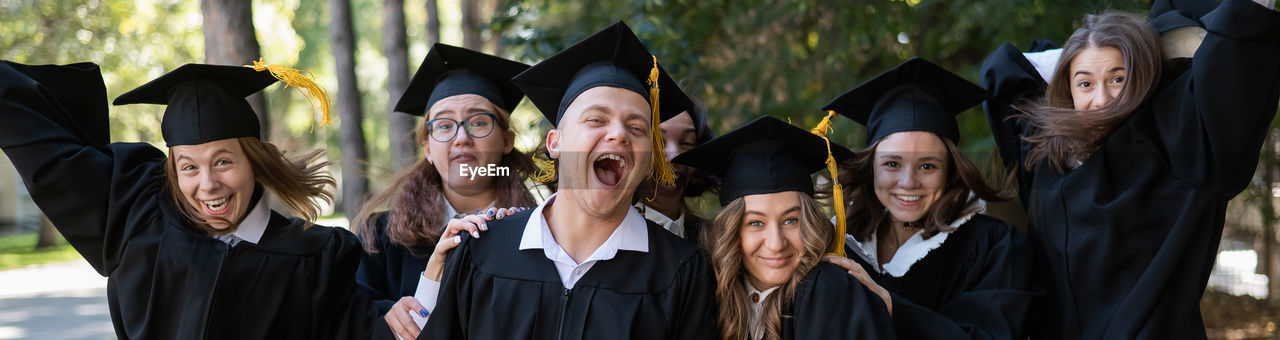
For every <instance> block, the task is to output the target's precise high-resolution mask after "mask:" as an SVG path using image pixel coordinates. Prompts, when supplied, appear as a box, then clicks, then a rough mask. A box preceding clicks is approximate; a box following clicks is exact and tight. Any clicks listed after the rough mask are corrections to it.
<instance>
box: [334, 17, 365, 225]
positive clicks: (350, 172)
mask: <svg viewBox="0 0 1280 340" xmlns="http://www.w3.org/2000/svg"><path fill="white" fill-rule="evenodd" d="M329 8H330V10H329V13H330V21H329V37H330V40H331V44H332V46H333V61H334V64H335V65H336V66H337V68H338V70H337V71H338V72H337V74H338V100H337V103H338V104H337V105H338V116H339V118H338V119H339V125H340V126H339V127H338V130H339V131H338V144H339V145H341V146H342V212H343V213H344V214H346V215H347V219H348V220H350V219H351V218H354V217H355V216H356V213H358V212H359V211H360V207H361V206H362V205H364V198H365V197H364V195H365V193H366V192H367V191H368V186H369V184H368V182H367V181H366V179H365V177H364V173H365V171H364V167H365V162H366V160H368V159H369V157H368V151H367V150H365V143H364V129H363V126H362V125H363V124H362V123H363V122H364V114H363V113H362V112H360V110H361V109H360V108H361V107H362V106H361V102H360V86H359V85H358V84H357V83H356V57H355V35H354V34H353V30H352V28H351V27H352V24H351V1H350V0H329Z"/></svg>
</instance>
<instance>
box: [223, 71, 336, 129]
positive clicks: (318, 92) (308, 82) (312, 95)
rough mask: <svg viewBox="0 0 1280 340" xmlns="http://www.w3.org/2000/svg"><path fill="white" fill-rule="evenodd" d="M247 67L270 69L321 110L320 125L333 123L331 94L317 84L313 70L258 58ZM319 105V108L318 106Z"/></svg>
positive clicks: (317, 109)
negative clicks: (295, 67)
mask: <svg viewBox="0 0 1280 340" xmlns="http://www.w3.org/2000/svg"><path fill="white" fill-rule="evenodd" d="M245 67H249V68H253V70H254V71H258V72H262V71H270V72H271V75H272V76H274V77H276V79H279V80H280V81H282V82H284V85H285V87H289V86H293V87H294V88H297V89H298V92H299V93H302V96H303V97H304V98H307V102H309V103H311V107H312V108H316V111H320V126H321V127H325V126H329V124H333V119H332V118H331V117H330V115H329V95H328V94H327V93H325V91H324V88H323V87H320V84H316V82H315V81H314V80H312V79H313V78H315V76H314V75H312V74H311V72H307V71H303V70H299V69H294V68H289V67H286V66H283V65H278V64H267V63H265V62H263V61H262V58H258V60H255V61H254V62H253V65H245ZM317 106H318V108H317ZM311 131H313V132H314V131H315V124H314V123H313V124H312V125H311Z"/></svg>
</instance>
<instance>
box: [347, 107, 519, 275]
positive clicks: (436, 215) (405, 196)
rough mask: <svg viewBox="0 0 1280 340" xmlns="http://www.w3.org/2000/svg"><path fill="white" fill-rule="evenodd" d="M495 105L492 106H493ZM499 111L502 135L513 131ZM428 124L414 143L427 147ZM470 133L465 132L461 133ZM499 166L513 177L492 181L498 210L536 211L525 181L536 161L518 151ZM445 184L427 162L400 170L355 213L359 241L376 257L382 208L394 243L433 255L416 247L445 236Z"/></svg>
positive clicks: (506, 115)
mask: <svg viewBox="0 0 1280 340" xmlns="http://www.w3.org/2000/svg"><path fill="white" fill-rule="evenodd" d="M491 105H492V104H491ZM493 109H494V110H495V111H496V112H498V114H497V117H498V118H497V119H496V120H495V121H496V123H497V124H498V127H499V128H501V130H499V131H494V133H499V134H500V133H506V132H507V131H510V129H511V128H510V122H509V119H510V115H509V114H508V113H507V112H506V111H505V110H502V109H501V108H498V107H496V105H495V106H494V107H493ZM425 124H426V120H425V119H424V120H423V121H422V123H421V124H418V129H417V131H416V132H415V136H414V137H415V140H417V141H418V145H420V146H423V147H426V144H427V143H428V139H429V138H430V137H429V136H428V135H427V133H426V126H425ZM462 133H466V132H462ZM498 163H499V164H498V166H502V167H507V168H508V169H510V170H511V174H510V176H499V177H494V182H493V186H494V190H496V191H497V194H498V200H497V203H496V204H497V206H498V207H532V206H534V205H537V202H536V201H534V199H533V195H531V194H530V193H529V190H528V189H527V188H525V185H524V182H525V179H527V178H529V174H531V173H532V172H533V169H534V167H533V161H532V160H531V159H530V158H529V156H528V155H525V154H524V153H522V152H520V150H517V149H514V148H512V149H511V152H508V153H507V154H505V155H503V156H502V160H501V161H499V162H498ZM445 204H449V203H448V202H446V201H445V199H444V182H443V180H442V179H441V175H440V172H439V171H436V167H435V166H434V165H432V164H431V162H428V161H427V160H426V158H422V159H419V160H418V161H417V162H415V163H413V165H412V166H410V167H408V168H406V169H404V170H401V171H400V172H398V173H397V174H396V175H395V177H394V179H392V180H391V185H390V186H389V187H388V188H387V190H384V191H382V192H381V193H378V194H377V195H375V196H373V197H372V198H371V199H369V201H367V202H365V204H364V206H363V207H362V208H361V209H360V213H359V214H357V215H356V218H355V220H354V221H353V223H352V225H353V226H356V228H357V231H356V232H357V233H358V234H359V235H360V240H361V243H362V244H363V246H364V249H365V251H366V252H369V253H377V252H379V251H380V249H378V248H379V247H378V236H379V233H380V232H382V231H380V230H378V229H379V228H377V227H376V226H375V225H374V222H375V221H374V220H372V218H373V217H374V215H375V214H377V213H378V212H379V211H380V210H383V209H389V210H388V211H387V217H386V218H387V228H386V231H385V232H386V234H387V238H388V239H390V241H391V243H392V244H396V245H400V246H403V247H405V248H406V249H408V250H409V252H410V254H412V255H413V256H417V257H425V256H427V255H429V253H421V254H419V253H418V252H417V251H416V250H415V246H420V245H426V246H433V245H435V243H436V241H438V240H439V239H440V234H441V233H443V232H444V227H445V223H447V222H448V221H449V220H448V219H449V218H450V217H451V216H445V210H446V209H445V206H444V205H445Z"/></svg>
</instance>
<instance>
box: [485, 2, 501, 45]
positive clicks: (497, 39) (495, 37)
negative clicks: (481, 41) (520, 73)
mask: <svg viewBox="0 0 1280 340" xmlns="http://www.w3.org/2000/svg"><path fill="white" fill-rule="evenodd" d="M499 3H501V1H498V0H489V19H490V20H492V19H494V18H497V17H498V15H499V13H498V11H499V10H500V9H499V8H498V4H499ZM504 32H505V27H504V29H503V30H498V29H494V30H493V31H492V32H489V41H488V45H489V51H490V52H493V55H496V56H502V55H503V53H502V34H503V33H504Z"/></svg>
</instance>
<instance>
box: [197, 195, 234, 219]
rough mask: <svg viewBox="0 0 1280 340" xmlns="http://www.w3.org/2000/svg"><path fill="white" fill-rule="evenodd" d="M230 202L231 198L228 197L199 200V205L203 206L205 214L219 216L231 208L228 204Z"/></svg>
mask: <svg viewBox="0 0 1280 340" xmlns="http://www.w3.org/2000/svg"><path fill="white" fill-rule="evenodd" d="M230 201H231V196H230V195H228V196H224V197H222V198H219V199H215V200H207V201H206V200H201V201H200V203H201V204H203V205H204V211H205V212H206V213H208V214H210V215H221V214H224V213H226V212H227V210H228V209H230V208H231V204H230V203H228V202H230Z"/></svg>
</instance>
